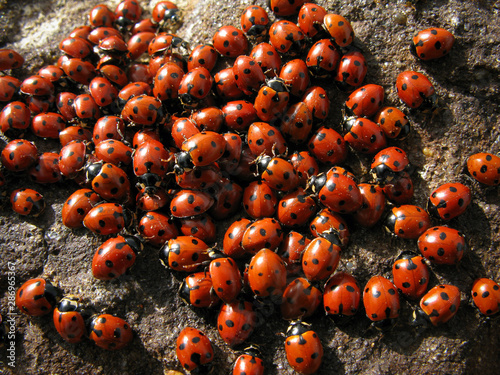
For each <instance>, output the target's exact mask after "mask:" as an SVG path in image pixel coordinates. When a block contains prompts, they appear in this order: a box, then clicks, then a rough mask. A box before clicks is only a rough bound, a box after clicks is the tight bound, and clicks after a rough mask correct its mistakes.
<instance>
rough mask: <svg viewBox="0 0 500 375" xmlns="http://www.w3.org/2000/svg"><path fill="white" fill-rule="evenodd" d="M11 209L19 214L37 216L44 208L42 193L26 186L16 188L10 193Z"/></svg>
mask: <svg viewBox="0 0 500 375" xmlns="http://www.w3.org/2000/svg"><path fill="white" fill-rule="evenodd" d="M10 203H11V205H12V209H13V210H14V211H15V212H17V213H18V214H19V215H23V216H26V215H30V216H33V217H38V216H39V215H40V214H41V213H42V212H43V211H44V210H45V200H44V199H43V196H42V194H40V193H39V192H37V191H35V190H33V189H27V188H21V189H16V190H14V191H13V192H12V193H11V194H10Z"/></svg>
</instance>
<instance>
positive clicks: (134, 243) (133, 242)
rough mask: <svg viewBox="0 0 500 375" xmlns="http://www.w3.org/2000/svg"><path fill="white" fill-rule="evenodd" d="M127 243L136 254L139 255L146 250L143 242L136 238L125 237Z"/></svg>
mask: <svg viewBox="0 0 500 375" xmlns="http://www.w3.org/2000/svg"><path fill="white" fill-rule="evenodd" d="M125 242H126V243H127V245H129V246H130V247H131V248H132V250H133V251H134V253H136V254H138V253H139V252H141V251H142V250H143V249H144V245H143V244H142V242H141V240H140V239H139V238H138V237H136V236H125Z"/></svg>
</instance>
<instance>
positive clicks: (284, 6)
mask: <svg viewBox="0 0 500 375" xmlns="http://www.w3.org/2000/svg"><path fill="white" fill-rule="evenodd" d="M304 3H305V0H296V1H295V0H294V1H287V0H270V2H269V6H270V7H271V10H272V11H273V13H274V14H276V15H277V16H291V15H294V14H297V13H298V11H299V9H300V8H301V7H302V5H303V4H304Z"/></svg>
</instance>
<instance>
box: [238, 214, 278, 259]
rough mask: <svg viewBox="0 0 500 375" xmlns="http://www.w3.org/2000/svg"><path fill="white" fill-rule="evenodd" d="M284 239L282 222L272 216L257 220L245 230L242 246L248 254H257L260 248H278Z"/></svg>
mask: <svg viewBox="0 0 500 375" xmlns="http://www.w3.org/2000/svg"><path fill="white" fill-rule="evenodd" d="M282 240H283V230H282V228H281V224H280V223H279V222H278V221H277V220H275V219H273V218H270V217H265V218H263V219H259V220H255V221H254V222H253V223H252V224H251V225H249V226H248V229H247V230H245V233H244V234H243V237H242V239H241V246H242V247H243V249H245V251H246V252H247V253H248V254H252V255H254V254H256V253H257V252H258V251H259V250H260V249H262V248H267V249H270V250H274V249H276V248H277V247H278V246H279V245H280V243H281V241H282Z"/></svg>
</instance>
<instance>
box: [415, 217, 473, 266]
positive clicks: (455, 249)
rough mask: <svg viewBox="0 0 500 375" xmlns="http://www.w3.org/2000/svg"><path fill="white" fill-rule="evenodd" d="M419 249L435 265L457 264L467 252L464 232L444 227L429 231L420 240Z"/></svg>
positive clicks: (433, 228)
mask: <svg viewBox="0 0 500 375" xmlns="http://www.w3.org/2000/svg"><path fill="white" fill-rule="evenodd" d="M417 246H418V249H419V250H420V252H421V253H422V255H423V256H424V257H425V258H426V259H429V260H430V261H431V262H432V263H435V264H449V265H451V264H457V263H459V262H460V260H461V259H462V257H463V256H464V252H465V251H466V250H467V243H466V241H465V236H464V235H463V233H462V232H460V231H458V230H456V229H453V228H449V227H444V226H438V227H432V228H429V229H427V230H426V231H425V232H424V233H422V235H421V236H420V237H419V238H418V242H417Z"/></svg>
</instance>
